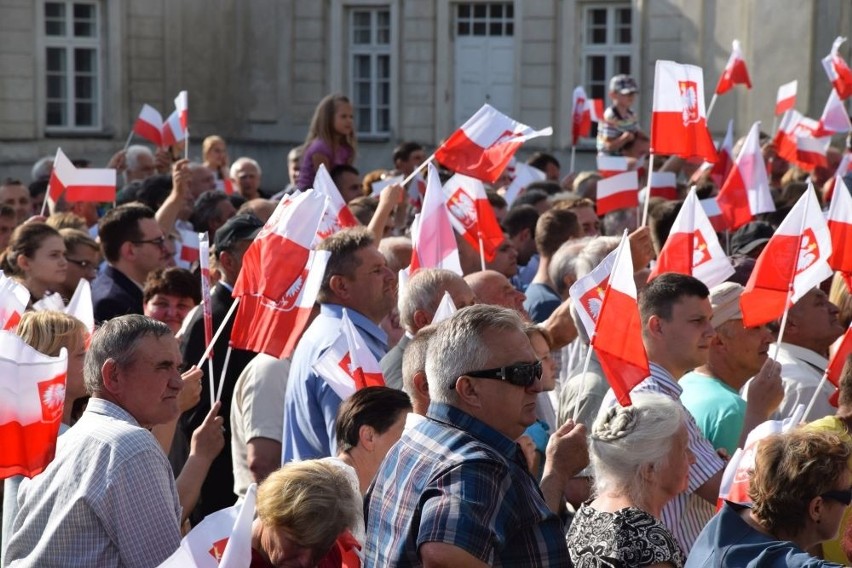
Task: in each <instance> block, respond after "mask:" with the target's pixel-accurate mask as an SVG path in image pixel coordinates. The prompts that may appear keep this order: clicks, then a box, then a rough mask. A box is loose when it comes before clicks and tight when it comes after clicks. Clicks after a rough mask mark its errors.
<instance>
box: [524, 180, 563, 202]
mask: <svg viewBox="0 0 852 568" xmlns="http://www.w3.org/2000/svg"><path fill="white" fill-rule="evenodd" d="M531 189H534V190H536V191H543V192H544V193H546V194H547V195H556V194H557V193H562V186H561V185H559V182H556V181H553V180H549V179H541V180H537V181H534V182H532V183H531V184H529V185H528V186H527V189H526V191H524V193H522V194H521V195H520V196H521V197H523V196H524V195H526V194H527V193H529V191H530V190H531ZM539 201H541V199H539V200H538V201H536V203H538V202H539Z"/></svg>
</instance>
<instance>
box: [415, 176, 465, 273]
mask: <svg viewBox="0 0 852 568" xmlns="http://www.w3.org/2000/svg"><path fill="white" fill-rule="evenodd" d="M428 168H429V178H428V183H427V186H426V196H425V197H424V198H423V210H422V211H421V212H420V213H419V214H418V215H417V217H416V218H415V222H414V223H413V224H412V226H411V241H412V247H413V248H412V251H411V264H410V266H409V268H408V270H409V275H411V276H413V275H414V273H415V272H416V271H417V270H418V269H419V268H446V269H447V270H452V271H453V272H455V273H456V274H462V269H461V262H460V261H459V248H458V244H457V243H456V236H455V233H454V232H453V225H452V222H451V221H450V212H449V211H448V210H447V205H446V203H445V202H444V192H443V190H442V189H441V180H440V178H439V177H438V170H437V169H436V168H435V166H433V165H432V164H431V163H430V164H429V166H428ZM477 248H479V247H478V245H477Z"/></svg>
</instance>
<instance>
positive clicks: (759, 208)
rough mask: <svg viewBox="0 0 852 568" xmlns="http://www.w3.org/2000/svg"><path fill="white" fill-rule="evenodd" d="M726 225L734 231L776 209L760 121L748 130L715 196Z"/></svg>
mask: <svg viewBox="0 0 852 568" xmlns="http://www.w3.org/2000/svg"><path fill="white" fill-rule="evenodd" d="M716 201H717V202H718V203H719V209H721V210H722V215H724V217H725V224H726V225H727V227H728V228H729V229H730V230H732V231H735V230H737V229H738V228H740V227H741V226H743V225H745V224H746V223H748V222H749V221H751V220H752V218H753V217H754V216H755V215H757V214H758V213H766V212H768V211H775V205H774V203H773V202H772V195H771V194H770V193H769V180H768V179H767V177H766V165H765V163H764V161H763V153H762V152H761V150H760V122H755V123H754V124H753V125H752V127H751V130H749V133H748V136H747V137H746V140H745V143H744V144H743V147H742V149H741V150H740V154H739V156H737V159H736V161H735V163H734V167H733V168H732V169H731V173H730V174H729V175H728V178H727V179H726V180H725V183H724V184H723V185H722V189H720V190H719V194H718V195H717V196H716Z"/></svg>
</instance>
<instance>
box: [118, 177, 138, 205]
mask: <svg viewBox="0 0 852 568" xmlns="http://www.w3.org/2000/svg"><path fill="white" fill-rule="evenodd" d="M141 190H142V180H138V179H137V180H134V181H131V182H130V183H127V184H125V185H124V186H122V188H121V189H120V190H118V193H117V194H116V195H115V204H116V205H126V204H127V203H132V202H134V201H136V195H137V194H138V193H139V191H141Z"/></svg>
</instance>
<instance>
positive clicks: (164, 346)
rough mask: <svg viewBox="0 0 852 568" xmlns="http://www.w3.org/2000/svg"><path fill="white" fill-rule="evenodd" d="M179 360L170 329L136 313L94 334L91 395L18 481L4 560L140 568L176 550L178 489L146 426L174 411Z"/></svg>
mask: <svg viewBox="0 0 852 568" xmlns="http://www.w3.org/2000/svg"><path fill="white" fill-rule="evenodd" d="M180 365H181V357H180V352H179V351H178V346H177V341H176V340H175V338H174V336H173V334H172V331H171V330H170V329H169V328H168V327H167V326H166V325H165V324H162V323H160V322H157V321H154V320H152V319H150V318H147V317H145V316H140V315H128V316H123V317H118V318H115V319H112V320H110V321H108V322H106V323H104V324H103V325H102V326H101V327H100V328H99V329H98V330H97V331H96V332H95V334H94V336H93V338H92V343H91V346H90V347H89V351H88V353H87V354H86V362H85V369H84V380H85V382H86V389H87V390H88V391H89V393H90V394H91V396H92V398H91V399H90V400H89V403H88V405H87V407H86V411H85V412H84V413H83V416H82V418H80V420H79V421H78V422H77V424H75V425H74V427H73V428H72V429H71V430H69V431H68V432H67V433H66V434H64V435H63V436H62V437H61V438H60V440H59V447H58V449H57V452H56V458H55V459H54V460H53V462H52V463H51V464H50V465H49V466H48V467H47V469H46V470H45V471H44V473H42V474H41V475H38V476H36V477H34V478H33V479H32V480H31V481H30V482H29V483H28V484H27V483H25V484H24V485H23V486H22V487H21V490H20V493H19V496H18V502H19V503H20V505H21V509H20V511H19V513H18V515H17V517H16V518H15V523H14V527H13V535H12V538H11V540H10V542H9V548H8V551H7V555H6V561H7V562H9V565H10V566H18V565H20V566H40V567H44V566H86V567H88V566H126V567H140V568H142V567H149V566H157V565H159V564H160V563H161V562H163V561H164V560H165V559H166V558H168V557H169V556H170V555H171V554H172V553H173V552H174V551H175V550H176V549H177V547H178V545H179V544H180V518H181V507H180V504H179V500H178V493H177V490H176V488H175V481H174V477H173V475H172V469H171V467H170V466H169V462H168V460H167V459H166V456H165V455H164V454H163V451H162V449H161V448H160V446H159V444H158V443H157V440H156V439H155V438H154V436H153V435H152V434H151V432H149V430H150V429H151V428H152V427H153V426H156V425H158V424H165V423H167V422H169V421H172V420H174V419H175V418H177V416H178V413H179V412H180V409H179V406H178V394H179V393H180V391H181V388H182V387H183V381H182V380H181V376H180V373H179V371H178V369H179V367H180ZM209 419H210V420H219V419H215V418H209Z"/></svg>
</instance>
